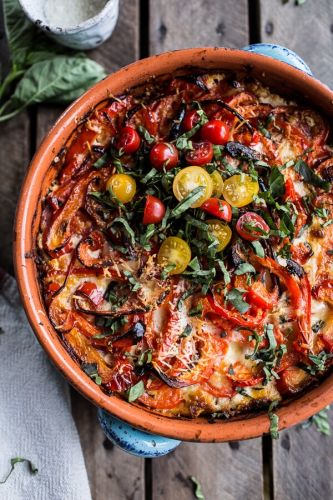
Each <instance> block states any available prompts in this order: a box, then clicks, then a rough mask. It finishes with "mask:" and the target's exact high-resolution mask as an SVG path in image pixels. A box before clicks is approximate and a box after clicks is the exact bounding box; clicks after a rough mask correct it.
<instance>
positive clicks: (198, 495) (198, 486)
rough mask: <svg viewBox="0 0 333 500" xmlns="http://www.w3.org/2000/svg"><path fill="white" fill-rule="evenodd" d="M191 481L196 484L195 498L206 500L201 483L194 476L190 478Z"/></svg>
mask: <svg viewBox="0 0 333 500" xmlns="http://www.w3.org/2000/svg"><path fill="white" fill-rule="evenodd" d="M190 479H191V481H192V483H193V484H194V495H195V498H197V500H205V496H204V494H203V492H202V488H201V484H200V483H199V481H198V480H197V479H196V478H195V477H194V476H190Z"/></svg>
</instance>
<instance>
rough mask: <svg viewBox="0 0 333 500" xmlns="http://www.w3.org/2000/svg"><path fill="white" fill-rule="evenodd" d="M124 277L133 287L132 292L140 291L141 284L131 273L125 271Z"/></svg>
mask: <svg viewBox="0 0 333 500" xmlns="http://www.w3.org/2000/svg"><path fill="white" fill-rule="evenodd" d="M124 275H125V276H126V278H127V279H128V281H129V282H130V284H131V285H132V286H131V291H132V292H136V291H137V290H140V288H141V283H139V281H138V280H137V279H136V278H135V277H134V276H133V274H132V273H131V272H130V271H124Z"/></svg>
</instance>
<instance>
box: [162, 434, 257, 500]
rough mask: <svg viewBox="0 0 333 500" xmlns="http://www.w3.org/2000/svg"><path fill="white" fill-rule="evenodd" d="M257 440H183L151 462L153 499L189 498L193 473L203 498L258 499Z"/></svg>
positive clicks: (191, 496)
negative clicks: (175, 447)
mask: <svg viewBox="0 0 333 500" xmlns="http://www.w3.org/2000/svg"><path fill="white" fill-rule="evenodd" d="M260 449H261V440H260V439H255V440H252V441H240V442H238V441H235V442H233V443H222V444H216V443H214V444H198V443H195V444H194V443H184V444H182V445H181V446H180V447H179V448H177V449H176V450H175V451H174V452H173V453H171V454H170V455H167V456H166V457H162V458H159V459H157V460H154V461H153V465H152V467H153V474H152V477H153V495H152V497H153V498H154V500H162V499H171V498H175V497H176V498H177V500H192V499H193V483H192V481H191V480H190V476H194V477H195V478H196V479H197V480H198V481H199V482H200V484H201V487H202V491H203V493H204V495H205V498H206V499H207V500H222V499H223V500H238V499H239V500H241V499H244V498H250V499H251V500H257V499H258V500H259V499H261V498H262V482H261V474H262V461H261V454H260Z"/></svg>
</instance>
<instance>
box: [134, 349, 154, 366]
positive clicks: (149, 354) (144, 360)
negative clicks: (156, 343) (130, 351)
mask: <svg viewBox="0 0 333 500" xmlns="http://www.w3.org/2000/svg"><path fill="white" fill-rule="evenodd" d="M152 359H153V351H152V350H151V349H147V350H146V351H142V352H141V354H140V356H139V357H138V360H137V362H136V365H137V366H143V365H149V364H150V363H151V361H152Z"/></svg>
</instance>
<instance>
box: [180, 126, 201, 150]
mask: <svg viewBox="0 0 333 500" xmlns="http://www.w3.org/2000/svg"><path fill="white" fill-rule="evenodd" d="M200 128H201V123H197V125H195V126H194V127H193V128H191V130H189V131H188V132H185V134H182V135H181V136H180V137H178V139H177V140H176V148H177V149H181V150H182V149H192V141H189V139H190V138H191V137H193V136H194V135H195V134H196V133H197V132H198V131H199V130H200Z"/></svg>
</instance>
